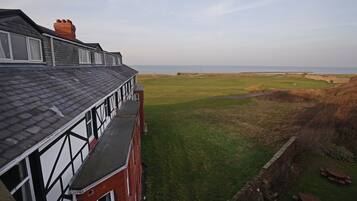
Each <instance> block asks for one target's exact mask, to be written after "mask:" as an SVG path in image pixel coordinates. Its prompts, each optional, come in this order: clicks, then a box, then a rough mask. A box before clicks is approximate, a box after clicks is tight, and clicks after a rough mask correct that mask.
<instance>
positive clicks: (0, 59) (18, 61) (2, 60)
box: [0, 30, 43, 63]
mask: <svg viewBox="0 0 357 201" xmlns="http://www.w3.org/2000/svg"><path fill="white" fill-rule="evenodd" d="M0 32H1V33H5V34H7V37H8V41H9V51H10V59H7V58H0V61H1V62H7V63H43V53H42V41H41V39H38V38H34V37H30V36H25V35H22V34H18V35H20V36H23V37H25V40H26V48H27V58H28V59H27V60H14V56H13V51H12V41H11V36H10V34H11V32H8V31H3V30H0ZM29 39H33V40H37V41H39V42H40V56H41V59H40V60H31V58H30V43H29Z"/></svg>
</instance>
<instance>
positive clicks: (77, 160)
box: [73, 148, 86, 172]
mask: <svg viewBox="0 0 357 201" xmlns="http://www.w3.org/2000/svg"><path fill="white" fill-rule="evenodd" d="M84 149H86V148H84ZM83 157H84V156H83ZM81 165H82V160H81V155H80V154H79V155H78V156H77V157H76V158H75V159H74V160H73V166H74V171H75V172H77V170H78V169H79V168H80V167H81Z"/></svg>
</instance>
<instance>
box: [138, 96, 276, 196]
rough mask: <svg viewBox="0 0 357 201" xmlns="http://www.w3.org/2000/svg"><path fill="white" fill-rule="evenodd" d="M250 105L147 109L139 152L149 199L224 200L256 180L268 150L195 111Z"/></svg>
mask: <svg viewBox="0 0 357 201" xmlns="http://www.w3.org/2000/svg"><path fill="white" fill-rule="evenodd" d="M250 103H251V100H250V99H239V100H236V99H222V98H206V99H200V100H195V101H191V102H185V103H178V104H171V105H147V106H146V108H145V113H146V121H147V122H148V127H149V133H148V135H146V136H144V137H143V146H142V150H143V158H144V162H145V164H146V165H147V166H148V168H147V172H146V173H147V176H146V178H147V181H146V185H147V198H148V200H149V201H154V200H155V201H159V200H165V201H167V200H180V201H184V200H208V201H209V200H212V201H213V200H214V201H219V200H228V199H230V198H231V197H232V196H233V195H234V194H235V193H236V192H237V191H238V190H239V189H240V188H241V187H242V186H243V185H244V184H245V183H246V182H247V181H248V180H249V179H250V178H252V177H253V176H255V175H256V174H257V173H258V171H259V170H260V168H261V167H262V166H263V164H264V163H265V162H266V161H267V160H268V159H269V158H270V157H271V156H272V155H273V151H272V150H271V149H270V148H269V147H265V146H262V145H260V144H258V143H256V142H255V141H253V140H252V139H249V138H247V137H245V136H244V135H242V133H236V132H232V131H231V130H229V129H226V128H225V127H224V126H222V124H215V123H214V122H212V121H206V119H207V118H209V117H205V118H202V117H201V116H200V115H197V113H196V112H197V111H198V110H199V109H203V108H211V109H212V108H214V109H215V110H217V112H218V111H219V110H220V109H224V108H229V107H231V106H234V105H244V104H250Z"/></svg>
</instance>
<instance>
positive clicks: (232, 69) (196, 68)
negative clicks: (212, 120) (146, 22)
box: [132, 65, 357, 74]
mask: <svg viewBox="0 0 357 201" xmlns="http://www.w3.org/2000/svg"><path fill="white" fill-rule="evenodd" d="M132 66H133V67H134V68H135V69H136V70H138V71H139V74H177V73H244V72H264V73H281V72H284V73H285V72H286V73H316V74H357V67H294V66H225V65H222V66H219V65H215V66H205V65H202V66H201V65H187V66H180V65H132Z"/></svg>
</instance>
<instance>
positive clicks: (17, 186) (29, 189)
mask: <svg viewBox="0 0 357 201" xmlns="http://www.w3.org/2000/svg"><path fill="white" fill-rule="evenodd" d="M29 167H30V166H29V162H28V159H24V160H22V161H21V162H19V163H18V164H17V165H15V166H14V167H12V168H11V169H10V170H8V171H7V172H5V173H4V174H3V175H1V176H0V179H1V181H2V182H3V183H4V184H5V186H6V187H7V189H8V190H9V191H10V193H11V195H12V196H13V197H14V198H15V200H16V201H33V200H34V192H33V186H32V179H31V176H30V174H29V172H30V170H29Z"/></svg>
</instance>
